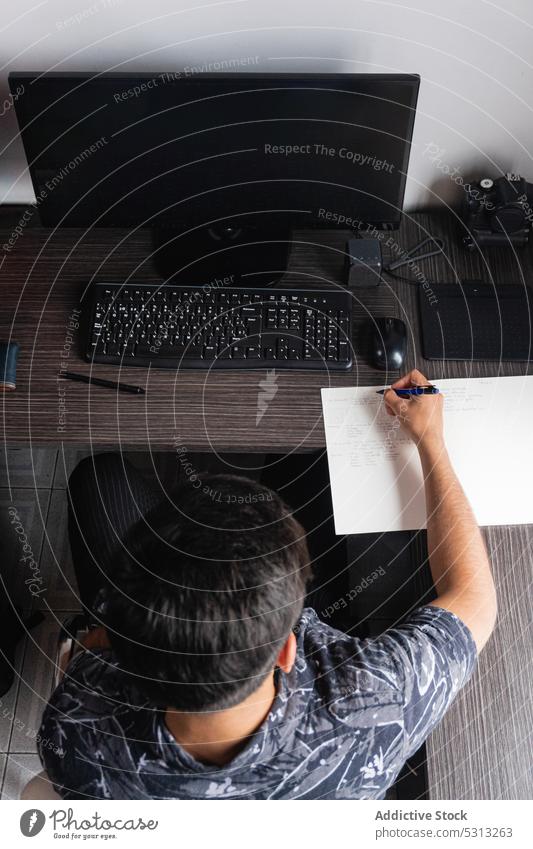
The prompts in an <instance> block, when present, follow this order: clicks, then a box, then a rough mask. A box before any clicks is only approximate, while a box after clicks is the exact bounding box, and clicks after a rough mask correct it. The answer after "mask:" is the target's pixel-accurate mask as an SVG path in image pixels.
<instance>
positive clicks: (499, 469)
mask: <svg viewBox="0 0 533 849" xmlns="http://www.w3.org/2000/svg"><path fill="white" fill-rule="evenodd" d="M437 383H438V386H439V389H440V390H441V391H442V392H443V394H444V397H445V403H444V422H445V436H446V444H447V447H448V452H449V454H450V457H451V460H452V463H453V465H454V468H455V470H456V472H457V474H458V476H459V480H460V481H461V483H462V485H463V488H464V490H465V492H466V494H467V496H468V498H469V500H470V503H471V505H472V508H473V510H474V513H475V514H476V518H477V521H478V522H479V524H480V525H514V524H529V523H533V497H532V496H531V488H532V486H533V377H497V378H488V377H487V378H481V379H474V378H472V379H454V380H439V381H438V382H437ZM379 388H381V387H376V386H372V387H357V388H335V389H323V390H322V407H323V413H324V424H325V430H326V444H327V450H328V463H329V472H330V479H331V489H332V497H333V512H334V518H335V530H336V532H337V533H338V534H357V533H379V532H381V531H397V530H416V529H418V528H424V527H425V526H426V510H425V498H424V481H423V478H422V472H421V468H420V461H419V459H418V451H417V449H416V447H415V446H414V445H413V444H412V443H411V441H410V439H409V438H408V437H407V436H406V435H405V434H404V432H403V430H402V429H401V428H400V426H399V422H398V420H397V419H396V418H392V417H391V416H388V415H387V413H386V410H385V405H384V402H383V396H381V395H378V394H377V389H379Z"/></svg>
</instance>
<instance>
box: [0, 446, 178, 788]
mask: <svg viewBox="0 0 533 849" xmlns="http://www.w3.org/2000/svg"><path fill="white" fill-rule="evenodd" d="M87 453H88V452H82V451H78V450H63V449H60V450H56V449H46V448H36V449H33V450H32V449H8V450H7V452H6V453H3V452H2V455H1V457H0V540H1V541H2V551H3V554H2V576H3V578H4V580H5V581H6V585H7V586H8V587H9V592H10V595H11V597H12V598H13V599H15V600H16V601H17V603H18V604H19V606H20V607H21V608H22V609H23V611H24V612H25V613H29V611H30V610H31V609H32V608H37V609H40V610H42V612H43V614H44V616H45V619H44V621H43V622H42V623H41V624H40V625H39V626H38V627H36V628H35V629H33V630H32V631H31V632H29V633H27V634H26V636H25V638H24V639H23V640H22V641H21V643H20V644H19V646H18V650H17V656H16V672H17V676H16V679H15V683H14V684H13V686H12V688H11V690H10V691H9V693H7V694H6V695H5V696H3V697H2V698H0V794H1V798H6V799H11V798H18V796H19V795H20V791H21V789H22V787H23V786H24V784H25V783H26V782H27V781H29V779H30V778H31V777H32V775H34V774H35V772H38V771H39V770H40V768H41V767H40V763H39V759H38V757H37V752H36V746H35V735H36V734H37V732H38V729H39V725H40V718H41V715H42V712H43V708H44V705H45V703H46V701H47V699H48V696H49V694H50V691H51V686H52V677H53V672H54V663H55V648H56V643H57V636H58V632H59V626H60V623H61V622H62V621H63V620H64V619H65V618H66V617H67V616H68V614H69V613H73V612H76V611H78V610H79V609H80V603H79V600H78V594H77V587H76V580H75V577H74V571H73V568H72V560H71V556H70V549H69V545H68V538H67V498H66V491H65V487H66V481H67V479H68V476H69V474H70V472H71V471H72V470H73V469H74V467H75V466H76V464H77V463H78V462H79V461H80V460H81V459H82V458H83V457H84V456H86V454H87ZM127 456H128V459H129V460H130V461H131V462H133V463H134V465H135V466H137V467H138V468H140V469H141V470H142V469H144V470H147V471H150V472H151V473H152V474H153V472H154V469H155V470H156V471H157V474H158V476H159V478H160V479H161V480H162V483H163V484H164V485H168V484H169V483H171V481H172V474H173V470H172V468H171V467H169V462H168V457H169V455H166V457H167V460H166V461H165V458H164V457H163V455H152V456H150V455H146V454H135V455H130V454H128V455H127ZM13 509H14V510H16V521H17V522H18V521H20V523H21V525H22V528H23V532H24V534H26V536H27V541H28V542H27V544H28V545H29V546H30V549H31V554H32V555H33V557H34V559H35V562H37V563H38V564H39V569H40V573H41V576H42V579H43V580H42V584H41V586H42V587H44V588H45V590H44V592H43V593H42V594H41V595H40V596H39V597H38V598H37V599H36V598H32V596H31V595H30V593H29V592H28V588H27V585H25V583H24V582H25V580H26V579H27V578H28V577H29V574H30V573H29V567H28V566H27V563H25V562H24V561H23V560H21V557H22V556H23V554H24V553H26V555H28V554H29V552H28V550H27V549H26V551H25V552H24V551H23V548H22V544H21V541H20V536H17V533H16V532H15V529H14V520H13V519H14V514H13ZM18 529H19V534H20V526H18Z"/></svg>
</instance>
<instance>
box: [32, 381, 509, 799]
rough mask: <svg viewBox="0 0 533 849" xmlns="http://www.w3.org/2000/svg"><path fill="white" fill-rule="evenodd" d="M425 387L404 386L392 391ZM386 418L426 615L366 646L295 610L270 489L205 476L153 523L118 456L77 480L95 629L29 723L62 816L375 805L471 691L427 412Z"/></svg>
mask: <svg viewBox="0 0 533 849" xmlns="http://www.w3.org/2000/svg"><path fill="white" fill-rule="evenodd" d="M426 382H427V381H426V378H425V377H423V376H422V375H421V374H420V373H419V372H416V371H415V372H412V373H411V374H409V375H407V376H405V377H403V378H401V379H400V380H399V381H398V382H397V383H396V384H395V386H396V387H399V386H410V385H412V384H414V383H426ZM385 403H386V404H387V408H388V411H389V412H390V414H391V415H397V416H399V417H400V419H401V423H402V426H403V427H404V428H405V429H406V430H407V432H408V433H409V434H410V436H411V437H412V439H413V440H414V441H415V442H416V444H417V446H418V450H419V454H420V460H421V464H422V469H423V473H424V478H425V491H426V504H427V515H428V522H427V526H428V548H429V555H430V565H431V571H432V575H433V580H434V584H435V587H436V592H437V598H436V600H435V601H433V602H432V603H431V604H428V605H426V606H423V607H419V608H418V609H417V610H415V611H414V612H413V613H412V614H411V615H410V616H409V617H408V618H407V619H406V620H405V621H404V622H402V623H401V624H399V625H398V626H397V627H394V628H391V629H390V630H388V631H386V632H384V633H383V634H382V635H381V636H379V637H378V638H374V639H359V638H356V637H353V636H350V635H348V634H345V633H341V632H340V631H337V630H335V629H334V628H332V627H331V626H329V625H326V624H324V623H323V622H321V621H320V620H319V619H318V617H317V615H316V613H315V612H314V611H313V610H312V609H309V608H304V609H302V607H303V601H304V598H305V594H306V584H307V582H308V579H309V573H310V568H309V555H308V549H307V544H306V538H305V533H304V531H303V529H302V527H301V526H300V525H299V524H298V522H297V521H296V519H295V518H294V517H293V515H292V514H291V512H290V510H289V509H288V508H287V507H286V506H285V505H284V504H283V502H282V501H281V499H280V498H279V496H278V495H276V494H275V493H274V492H272V491H271V490H270V489H268V488H266V487H264V486H262V485H261V484H258V483H254V482H252V481H249V480H247V479H245V478H239V477H233V476H229V475H216V476H213V475H212V476H207V477H205V478H204V479H203V480H202V483H201V486H199V487H196V488H195V487H192V486H191V483H190V481H188V482H187V483H186V484H185V485H184V486H183V487H182V488H180V489H179V490H178V491H177V492H176V493H175V494H173V500H172V501H171V500H170V499H166V500H165V501H164V502H162V503H154V501H157V500H158V499H157V498H156V496H155V495H154V494H153V493H152V491H151V490H150V489H149V487H148V485H147V484H146V483H145V482H144V481H142V480H141V479H140V478H139V480H138V481H137V480H136V478H135V475H133V474H131V473H128V476H127V477H126V473H125V471H124V467H123V464H122V461H121V459H120V458H119V457H118V456H113V455H112V456H109V455H103V456H102V457H99V458H96V460H94V461H93V460H92V459H89V460H86V461H84V462H83V463H82V464H81V465H80V466H79V467H78V469H77V470H76V471H75V472H74V474H73V476H72V478H71V481H70V484H69V487H70V498H71V516H70V522H71V543H72V547H73V556H74V560H75V563H76V568H77V572H78V579H79V585H80V592H81V595H82V600H83V602H84V604H85V606H86V607H87V608H90V609H92V610H93V611H94V615H95V619H96V620H97V621H98V622H100V623H104V625H105V628H104V627H103V626H101V627H99V628H98V629H96V630H94V631H92V632H91V633H90V634H89V639H88V640H87V641H86V644H85V650H84V651H81V652H79V653H78V654H77V655H76V657H75V658H74V660H72V661H71V663H70V665H69V666H68V668H67V671H66V674H65V676H64V678H63V681H62V683H61V684H60V685H59V686H58V688H57V689H56V690H55V692H54V693H53V695H52V697H51V699H50V703H49V705H48V707H47V708H46V711H45V714H44V718H43V725H42V728H41V738H42V739H44V740H47V741H51V743H52V744H53V746H52V745H50V744H48V745H47V746H46V747H43V748H42V751H41V758H42V761H43V764H44V766H45V768H46V770H47V773H48V775H49V777H50V778H51V780H52V782H53V784H54V785H55V787H56V789H57V791H58V792H59V793H60V794H61V796H62V797H64V798H81V797H84V796H86V797H87V796H88V797H96V798H110V799H204V798H208V799H376V798H383V796H384V795H385V792H386V790H387V788H388V787H390V785H391V784H392V783H393V782H394V780H395V778H396V776H397V775H398V773H399V771H400V769H401V767H402V766H403V764H404V762H405V760H406V759H407V758H408V757H409V756H410V755H411V754H412V753H414V752H415V751H416V750H417V749H418V748H419V746H420V745H421V744H422V742H423V741H424V740H425V738H426V737H427V736H428V734H429V733H430V732H431V731H432V730H433V729H434V728H435V726H436V725H437V724H438V723H439V722H440V720H441V719H442V717H443V716H444V714H445V713H446V711H447V709H448V708H449V706H450V704H451V702H452V701H453V699H454V697H455V696H456V694H457V693H458V691H459V690H460V689H461V687H462V686H463V685H464V684H465V683H466V682H467V681H468V679H469V677H470V675H471V674H472V671H473V669H474V666H475V662H476V656H477V652H479V651H480V650H481V649H482V648H483V646H484V645H485V643H486V641H487V639H488V637H489V635H490V633H491V631H492V628H493V625H494V620H495V616H496V598H495V590H494V584H493V581H492V577H491V572H490V567H489V561H488V558H487V553H486V551H485V547H484V544H483V541H482V537H481V534H480V532H479V529H478V527H477V525H476V522H475V520H474V516H473V514H472V512H471V509H470V507H469V504H468V502H467V500H466V497H465V495H464V493H463V491H462V489H461V486H460V483H459V481H458V480H457V477H456V476H455V473H454V471H453V469H452V467H451V465H450V461H449V458H448V455H447V452H446V448H445V444H444V438H443V422H442V413H443V397H442V395H435V396H429V395H428V396H421V397H418V398H413V399H412V400H410V401H409V402H405V401H403V400H400V398H399V397H398V396H397V395H396V394H395V393H394V392H393V391H389V392H387V393H386V395H385ZM406 403H407V404H408V406H407V409H405V405H406ZM139 516H142V518H141V519H139Z"/></svg>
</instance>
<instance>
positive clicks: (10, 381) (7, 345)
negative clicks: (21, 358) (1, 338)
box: [0, 342, 19, 392]
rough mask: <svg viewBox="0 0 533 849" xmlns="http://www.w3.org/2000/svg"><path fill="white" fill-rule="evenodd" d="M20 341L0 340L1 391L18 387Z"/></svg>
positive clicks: (10, 390) (9, 390)
mask: <svg viewBox="0 0 533 849" xmlns="http://www.w3.org/2000/svg"><path fill="white" fill-rule="evenodd" d="M18 353H19V345H18V342H0V392H12V391H13V389H16V388H17V357H18Z"/></svg>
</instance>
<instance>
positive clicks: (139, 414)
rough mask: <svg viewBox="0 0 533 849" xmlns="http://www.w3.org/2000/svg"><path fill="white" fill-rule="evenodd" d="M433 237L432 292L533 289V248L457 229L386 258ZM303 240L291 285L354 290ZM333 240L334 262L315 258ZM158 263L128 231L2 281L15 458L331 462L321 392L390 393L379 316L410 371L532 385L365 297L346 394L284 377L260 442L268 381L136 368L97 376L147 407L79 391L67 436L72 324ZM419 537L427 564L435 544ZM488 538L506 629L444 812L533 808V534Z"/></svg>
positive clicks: (303, 236)
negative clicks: (179, 454) (511, 803)
mask: <svg viewBox="0 0 533 849" xmlns="http://www.w3.org/2000/svg"><path fill="white" fill-rule="evenodd" d="M19 214H20V213H19ZM19 214H17V212H16V211H15V210H6V211H5V212H4V213H2V215H3V221H2V220H1V219H0V225H1V226H2V227H3V230H2V232H1V233H0V236H1V239H0V246H1V245H2V244H3V243H4V241H5V239H6V238H9V235H10V234H11V231H12V227H13V226H14V225H15V224H16V221H17V219H18V216H19ZM8 219H9V220H8ZM430 234H431V235H433V236H440V237H442V238H444V239H445V241H446V243H447V252H446V255H445V256H444V257H442V256H441V257H438V258H433V259H431V260H430V261H428V262H426V263H424V264H423V265H421V269H422V270H423V271H424V273H425V274H426V276H427V278H428V280H435V281H437V282H438V281H440V282H445V281H450V280H453V279H454V278H455V276H456V275H457V276H458V277H461V278H476V277H479V278H481V279H484V280H489V279H490V275H491V273H492V274H493V275H494V278H495V279H496V280H497V281H498V282H509V283H513V282H522V280H523V277H522V273H523V272H524V274H525V275H526V278H528V279H529V280H530V281H531V279H532V278H533V274H532V271H533V262H532V249H531V247H530V248H528V249H526V250H525V251H521V252H517V253H516V254H515V255H513V253H512V252H510V251H509V252H505V251H499V250H493V251H488V252H487V253H486V256H485V258H484V257H482V256H481V255H479V254H477V253H474V254H471V253H469V252H467V251H465V250H463V249H462V248H461V246H460V244H459V239H458V233H457V230H456V224H455V223H454V221H453V220H452V218H451V217H450V216H449V215H444V214H431V215H430V214H421V215H414V216H412V217H407V216H405V217H404V221H403V224H402V227H401V229H400V231H399V233H398V234H394V233H392V234H390V236H391V237H392V239H393V241H392V242H391V243H390V245H389V247H388V248H385V253H386V254H390V255H391V256H395V255H396V254H395V250H394V246H395V245H400V246H401V247H402V248H407V247H411V246H413V245H414V244H415V243H416V242H418V241H419V240H420V239H422V238H425V237H426V236H427V235H430ZM297 238H298V239H299V241H298V242H297V243H296V245H295V249H294V251H293V255H292V257H291V263H290V268H289V272H290V273H289V274H288V278H287V282H290V283H294V284H296V283H298V282H299V283H301V284H303V285H304V286H309V284H310V282H311V281H313V280H314V281H316V282H317V284H318V285H322V286H323V285H324V284H326V283H329V282H331V283H332V284H339V283H340V282H341V281H342V265H343V257H342V254H341V253H340V251H342V249H343V241H344V239H343V235H342V234H341V233H329V234H326V235H323V234H322V235H320V237H319V236H317V234H316V233H313V232H307V233H300V234H298V235H297ZM388 238H389V236H386V237H385V239H384V242H386V241H387V240H388ZM318 239H320V241H321V243H322V245H326V248H324V247H318V246H317V245H316V242H317V240H318ZM327 246H329V248H328V247H327ZM149 251H150V240H149V236H148V234H147V233H140V234H137V235H136V236H135V237H132V236H131V235H129V234H128V233H127V232H126V231H101V232H98V233H96V234H95V233H92V234H90V235H88V236H85V237H83V234H82V232H81V231H77V230H69V231H63V232H58V233H57V234H52V233H51V232H50V231H43V230H39V229H33V228H30V227H28V228H27V229H26V230H24V231H23V234H22V236H21V237H20V238H19V239H18V240H17V243H16V246H15V248H14V249H13V251H12V252H10V253H9V254H8V255H7V256H6V257H5V259H4V262H3V264H2V266H1V268H0V338H1V339H8V338H12V339H15V340H17V341H18V342H19V343H20V344H21V354H20V358H19V367H18V376H17V384H18V388H17V390H16V392H14V393H11V394H9V395H5V396H3V397H2V403H3V414H4V425H3V436H4V440H5V441H7V442H8V443H9V444H11V445H28V444H31V445H33V446H42V445H46V444H54V445H57V444H58V443H63V444H64V445H66V446H82V447H88V446H92V447H93V448H95V449H96V450H101V449H102V448H103V447H104V446H113V447H117V446H118V445H120V446H121V447H122V448H123V449H127V448H145V449H146V448H147V447H149V448H150V449H151V450H153V451H157V450H165V449H172V447H173V446H174V441H175V439H176V438H177V437H180V438H181V439H182V440H183V444H185V445H186V446H187V447H188V448H189V449H190V450H191V451H193V450H200V451H206V450H207V451H210V450H212V449H216V450H217V451H228V450H229V451H239V452H241V451H247V452H248V451H261V452H263V451H275V452H281V451H287V450H294V449H297V450H303V451H305V450H309V449H312V448H317V447H322V446H323V445H324V430H323V424H322V418H321V406H320V392H319V390H320V388H321V387H322V386H325V385H328V384H332V385H346V384H348V385H350V384H352V385H353V384H354V383H356V384H357V383H359V384H361V385H363V384H368V383H381V382H382V381H383V376H382V374H380V373H379V372H377V371H375V370H373V369H372V368H370V367H369V366H368V365H367V364H366V362H365V359H364V356H359V354H360V353H361V352H360V349H359V348H358V344H359V331H360V327H361V322H362V321H363V320H364V317H365V315H366V314H368V313H370V314H372V315H374V316H378V315H393V316H397V317H401V318H403V319H404V320H405V321H406V322H407V324H408V326H409V328H410V345H409V351H408V356H407V361H406V363H405V369H406V370H408V369H410V368H412V367H414V366H415V365H416V366H417V367H418V368H420V370H421V371H423V372H425V373H426V374H427V375H428V376H429V377H430V378H432V379H436V380H438V379H439V378H440V377H456V376H471V377H476V376H480V375H487V376H490V375H498V374H501V375H510V374H523V373H527V372H528V371H529V372H531V366H529V367H526V366H524V364H521V363H514V364H513V363H505V364H501V365H498V364H497V363H466V362H465V363H442V364H439V365H435V364H433V363H428V362H426V361H425V360H424V359H423V358H422V357H421V356H420V353H419V347H418V345H419V343H418V335H419V334H418V313H417V304H416V289H415V287H413V286H410V285H408V284H406V283H401V282H392V280H391V281H390V282H389V283H387V284H384V285H382V286H380V287H379V288H378V289H377V290H369V291H366V292H365V291H361V294H360V299H359V300H355V313H356V322H355V328H354V332H355V339H354V342H355V347H356V350H357V351H358V356H357V360H356V363H355V365H354V368H353V371H352V372H351V373H348V374H346V375H341V376H336V377H332V378H328V376H327V375H324V374H310V373H305V372H292V373H283V372H280V373H279V374H278V375H277V380H276V385H277V388H278V391H277V393H276V395H275V397H274V398H273V399H272V401H271V403H270V405H269V407H268V410H267V412H266V413H265V414H264V416H263V417H262V419H261V421H260V424H259V425H258V426H256V414H257V402H258V392H259V391H260V387H259V381H260V380H261V379H262V378H263V376H264V373H258V372H248V373H246V372H242V373H235V372H232V373H223V372H213V373H211V374H209V373H205V372H191V371H184V372H180V373H178V374H176V373H174V372H168V371H158V370H152V371H150V372H148V371H147V370H143V369H132V368H130V369H124V370H122V371H120V372H119V370H118V369H116V368H115V367H111V366H109V367H107V366H97V367H95V372H96V371H97V373H98V374H99V375H102V376H105V377H110V378H111V379H115V380H117V379H121V380H124V381H126V382H131V383H138V384H142V385H144V386H146V387H147V390H148V391H147V394H146V396H144V397H139V398H137V397H133V396H129V395H119V396H118V397H117V396H116V395H115V394H114V393H113V392H109V391H107V390H104V389H96V388H94V387H87V386H83V385H80V384H75V383H67V384H66V392H67V394H66V401H65V406H66V422H65V427H64V431H58V415H59V396H58V384H57V380H56V376H57V373H58V371H59V368H60V365H61V364H62V362H64V361H65V358H63V360H62V357H61V354H62V351H65V348H64V346H65V344H68V336H67V334H68V323H69V315H71V313H72V310H73V309H74V308H77V307H78V306H79V303H80V296H81V295H82V293H83V290H84V287H85V286H86V285H87V284H88V283H89V281H90V280H91V278H92V277H93V276H98V277H99V278H101V279H108V280H110V281H124V280H126V279H127V278H128V277H129V276H130V275H131V277H132V279H135V280H137V281H142V280H151V281H153V280H154V279H156V278H155V275H154V271H153V268H152V267H151V265H150V263H149V262H147V261H146V260H145V258H146V256H147V255H148V254H149ZM519 260H520V262H519ZM406 274H407V275H409V274H410V272H409V271H406ZM82 304H83V300H82ZM74 336H76V333H74ZM76 341H77V340H76V339H74V343H76ZM68 350H69V356H68V358H67V361H68V367H69V368H71V369H72V370H74V371H85V372H88V371H89V366H88V364H86V363H84V362H83V361H82V360H81V359H80V357H79V354H78V353H77V351H76V344H72V345H71V346H70V347H69V348H68ZM495 485H497V482H495ZM415 536H416V544H417V545H420V558H421V559H423V548H424V537H425V534H424V533H420V534H417V535H415ZM485 538H486V540H487V544H488V547H489V551H490V554H491V558H492V562H493V567H494V572H495V577H496V582H497V585H498V590H499V604H500V615H499V621H498V625H497V629H496V632H495V634H494V636H493V638H492V640H491V642H490V644H489V646H488V648H487V649H486V651H485V652H484V653H483V655H482V657H481V659H480V666H479V670H478V673H477V674H476V676H475V677H474V680H473V681H472V682H471V684H470V685H469V686H468V687H467V688H466V689H465V690H464V691H463V692H462V693H461V695H460V697H459V699H458V701H457V703H456V705H455V706H454V707H453V708H452V710H451V711H450V712H449V713H448V715H447V717H446V719H445V721H444V722H443V723H442V724H441V726H440V727H439V728H438V730H437V731H436V732H435V733H434V734H433V735H432V736H431V738H430V740H429V741H428V753H429V778H430V794H431V796H432V797H433V798H440V799H461V798H487V799H489V798H502V797H503V798H531V792H532V786H531V777H530V775H531V774H530V763H529V751H530V749H529V747H528V745H527V737H528V733H529V731H530V728H531V725H532V722H533V717H532V712H533V707H532V706H533V691H532V690H533V688H532V686H531V675H530V670H531V667H529V677H528V666H527V664H528V662H529V664H531V657H532V655H533V651H532V646H531V638H530V636H529V637H528V633H529V634H530V625H531V611H530V606H529V599H530V591H529V590H528V581H529V580H530V574H531V562H532V552H533V527H529V526H528V527H513V528H491V529H487V530H486V531H485ZM419 562H421V560H420V559H419ZM528 629H529V631H528Z"/></svg>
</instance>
